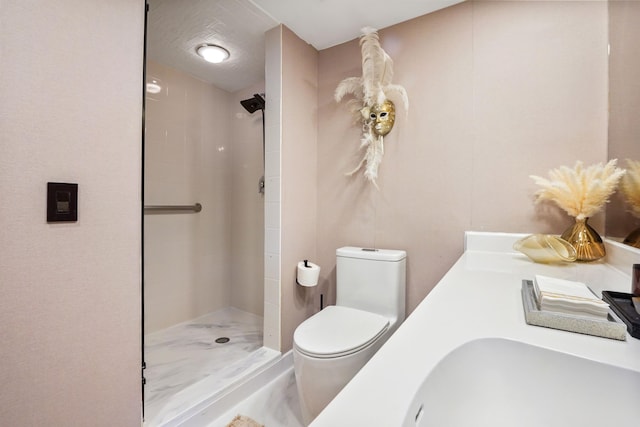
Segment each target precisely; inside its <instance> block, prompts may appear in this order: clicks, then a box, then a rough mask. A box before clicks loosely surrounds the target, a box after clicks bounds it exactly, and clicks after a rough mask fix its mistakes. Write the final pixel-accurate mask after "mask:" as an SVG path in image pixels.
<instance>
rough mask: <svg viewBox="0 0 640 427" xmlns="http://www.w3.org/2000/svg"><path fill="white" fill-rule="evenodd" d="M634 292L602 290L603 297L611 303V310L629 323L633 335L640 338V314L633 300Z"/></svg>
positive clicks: (628, 327)
mask: <svg viewBox="0 0 640 427" xmlns="http://www.w3.org/2000/svg"><path fill="white" fill-rule="evenodd" d="M632 296H633V295H632V294H627V293H624V292H614V291H602V299H603V300H604V301H605V302H607V303H609V305H610V307H611V310H613V312H614V313H615V314H617V315H618V317H620V320H622V321H623V322H624V323H625V324H626V325H627V331H628V332H629V334H631V336H632V337H634V338H638V339H640V314H638V312H637V311H636V308H635V307H634V306H633V301H631V297H632Z"/></svg>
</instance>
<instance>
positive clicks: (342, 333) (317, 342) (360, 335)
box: [293, 305, 389, 357]
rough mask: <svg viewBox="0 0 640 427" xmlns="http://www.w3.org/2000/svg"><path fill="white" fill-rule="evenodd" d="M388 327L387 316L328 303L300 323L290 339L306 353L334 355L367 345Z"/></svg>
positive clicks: (318, 355)
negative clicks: (328, 304)
mask: <svg viewBox="0 0 640 427" xmlns="http://www.w3.org/2000/svg"><path fill="white" fill-rule="evenodd" d="M388 327H389V319H387V318H386V317H384V316H381V315H379V314H375V313H370V312H368V311H362V310H358V309H355V308H350V307H342V306H336V305H331V306H329V307H326V308H325V309H324V310H321V311H320V312H319V313H316V314H314V315H313V316H311V317H310V318H308V319H307V320H305V321H304V322H302V324H301V325H300V326H298V327H297V328H296V331H295V332H294V334H293V341H294V343H295V346H296V348H297V349H298V350H299V351H301V352H302V353H306V354H307V355H310V356H314V357H338V356H344V355H347V354H350V353H354V352H356V351H358V350H360V349H362V348H364V347H366V346H368V345H369V344H370V343H372V342H374V341H375V340H376V339H378V337H380V335H382V334H383V333H384V332H385V331H386V330H387V328H388Z"/></svg>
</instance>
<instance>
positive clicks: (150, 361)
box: [144, 308, 280, 427]
mask: <svg viewBox="0 0 640 427" xmlns="http://www.w3.org/2000/svg"><path fill="white" fill-rule="evenodd" d="M262 323H263V322H262V317H260V316H256V315H254V314H251V313H247V312H244V311H241V310H238V309H235V308H224V309H221V310H217V311H215V312H213V313H209V314H207V315H205V316H202V317H199V318H197V319H193V320H191V321H189V322H185V323H181V324H179V325H175V326H172V327H170V328H167V329H164V330H162V331H158V332H154V333H151V334H147V335H146V336H145V361H146V364H147V369H146V370H145V378H146V385H145V423H144V425H145V427H147V426H148V427H156V426H163V425H175V424H177V423H179V422H180V421H181V420H184V419H186V418H187V417H188V415H189V414H192V413H193V412H194V411H197V410H199V409H202V408H203V407H204V406H206V405H207V404H208V403H210V402H211V401H214V400H215V399H216V396H217V395H219V394H222V393H223V392H224V390H225V389H227V388H228V387H229V386H231V385H232V384H234V383H235V382H236V381H239V380H240V379H242V378H243V377H245V376H247V375H249V374H251V373H252V372H255V371H256V370H258V369H260V368H261V367H262V366H264V365H266V364H268V363H269V362H270V361H272V360H275V359H276V358H278V357H279V356H280V353H278V352H276V351H275V350H271V349H268V348H265V347H262V328H263V326H262ZM220 337H228V338H229V339H230V340H229V342H227V343H224V344H219V343H216V342H215V340H216V339H217V338H220Z"/></svg>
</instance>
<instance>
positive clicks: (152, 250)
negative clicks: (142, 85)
mask: <svg viewBox="0 0 640 427" xmlns="http://www.w3.org/2000/svg"><path fill="white" fill-rule="evenodd" d="M151 80H157V81H158V82H159V84H160V85H161V87H162V90H161V92H160V93H158V94H150V93H147V104H146V114H145V125H146V137H145V195H144V197H145V204H146V205H192V204H194V203H196V202H199V203H201V204H202V206H203V208H202V211H201V212H199V213H169V214H167V213H164V214H147V215H145V217H144V226H145V230H144V232H145V233H144V243H145V245H144V251H145V257H144V263H145V270H144V272H145V295H144V298H145V331H146V332H147V333H148V332H153V331H155V330H158V329H162V328H165V327H167V326H170V325H174V324H176V323H180V322H184V321H186V320H189V319H193V318H195V317H198V316H201V315H203V314H206V313H209V312H212V311H214V310H216V309H219V308H221V307H226V306H228V305H229V304H230V301H231V288H230V283H231V260H232V257H231V236H232V229H231V227H230V224H231V221H232V218H233V215H232V210H231V204H230V200H231V194H232V165H231V163H232V148H233V144H232V137H231V134H232V132H231V131H232V128H231V125H230V118H231V117H232V115H231V113H230V111H229V103H230V100H231V96H230V94H229V93H227V92H225V91H223V90H221V89H218V88H216V87H215V86H212V85H211V84H208V83H205V82H202V81H200V80H197V79H195V78H193V77H191V76H189V75H188V74H186V73H184V72H182V71H178V70H175V69H173V68H170V67H166V66H163V65H161V64H158V63H155V62H153V61H147V81H148V82H149V81H151Z"/></svg>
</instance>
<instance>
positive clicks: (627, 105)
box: [607, 0, 640, 238]
mask: <svg viewBox="0 0 640 427" xmlns="http://www.w3.org/2000/svg"><path fill="white" fill-rule="evenodd" d="M639 22H640V2H638V1H622V0H616V1H612V2H609V39H610V45H611V55H610V56H609V105H610V107H609V109H610V113H609V157H610V158H612V159H619V165H620V166H622V167H626V166H627V163H626V161H625V159H632V160H636V161H638V160H640V120H638V115H639V114H640V79H639V78H638V76H640V25H639V24H638V23H639ZM628 209H629V205H628V204H627V203H626V201H625V200H624V197H622V195H621V194H620V193H619V192H618V193H617V194H616V195H614V197H612V200H611V203H610V204H609V205H608V206H607V235H608V236H611V237H615V238H624V237H626V236H627V235H628V234H629V233H630V232H631V231H632V230H634V229H635V228H637V227H640V218H636V217H634V216H633V215H632V214H631V213H629V212H628Z"/></svg>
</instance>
